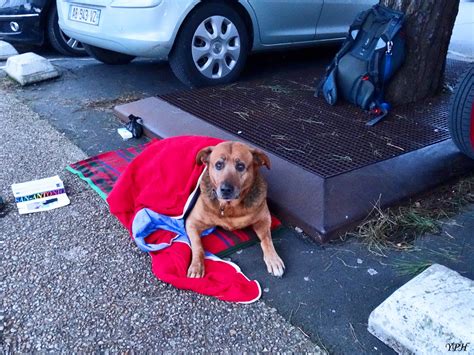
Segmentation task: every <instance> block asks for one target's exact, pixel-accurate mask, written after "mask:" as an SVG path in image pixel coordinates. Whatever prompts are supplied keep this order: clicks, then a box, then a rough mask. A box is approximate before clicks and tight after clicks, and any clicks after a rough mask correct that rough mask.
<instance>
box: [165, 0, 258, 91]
mask: <svg viewBox="0 0 474 355" xmlns="http://www.w3.org/2000/svg"><path fill="white" fill-rule="evenodd" d="M248 51H249V34H248V29H247V27H246V26H245V23H244V21H243V20H242V18H241V17H240V15H239V14H238V12H237V11H236V10H235V9H234V8H232V7H231V6H229V5H227V4H221V3H214V2H212V3H204V4H202V5H200V6H198V7H197V8H196V9H195V10H194V11H193V13H192V14H191V15H190V16H189V18H188V19H187V20H186V21H185V23H184V24H183V25H182V27H181V29H180V32H179V34H178V36H177V38H176V41H175V44H174V46H173V50H172V51H171V53H170V56H169V62H170V65H171V69H172V70H173V72H174V74H175V75H176V76H177V77H178V79H179V80H181V81H182V82H183V83H185V84H186V85H188V86H207V85H216V84H224V83H229V82H232V81H234V80H235V79H237V77H238V76H239V75H240V73H241V72H242V69H243V67H244V64H245V61H246V59H247V55H248Z"/></svg>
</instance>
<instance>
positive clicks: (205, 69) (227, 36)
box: [191, 16, 240, 79]
mask: <svg viewBox="0 0 474 355" xmlns="http://www.w3.org/2000/svg"><path fill="white" fill-rule="evenodd" d="M191 54H192V57H193V61H194V64H195V65H196V68H197V69H198V70H199V72H200V73H201V74H202V75H204V76H205V77H206V78H209V79H220V78H223V77H225V76H227V75H229V73H231V72H232V70H233V69H234V68H235V66H236V64H237V62H238V60H239V57H240V35H239V32H238V31H237V28H236V27H235V25H234V23H233V22H232V21H230V20H229V19H228V18H226V17H224V16H211V17H209V18H207V19H205V20H204V21H203V22H201V24H200V25H199V26H198V27H197V29H196V31H195V32H194V35H193V39H192V44H191Z"/></svg>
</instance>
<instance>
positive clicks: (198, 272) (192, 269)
mask: <svg viewBox="0 0 474 355" xmlns="http://www.w3.org/2000/svg"><path fill="white" fill-rule="evenodd" d="M203 276H204V263H203V262H202V261H193V262H192V263H191V265H190V266H189V269H188V277H191V278H199V277H203Z"/></svg>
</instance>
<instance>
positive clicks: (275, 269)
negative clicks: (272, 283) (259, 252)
mask: <svg viewBox="0 0 474 355" xmlns="http://www.w3.org/2000/svg"><path fill="white" fill-rule="evenodd" d="M263 259H264V261H265V264H267V270H268V272H269V273H270V274H272V275H273V276H276V277H282V276H283V273H284V272H285V264H284V263H283V260H281V258H280V257H279V256H278V254H276V253H275V254H274V255H271V256H267V257H264V258H263Z"/></svg>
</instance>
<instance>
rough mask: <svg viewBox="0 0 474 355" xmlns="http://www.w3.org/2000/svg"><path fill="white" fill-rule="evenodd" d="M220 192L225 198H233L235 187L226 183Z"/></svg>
mask: <svg viewBox="0 0 474 355" xmlns="http://www.w3.org/2000/svg"><path fill="white" fill-rule="evenodd" d="M220 190H221V195H222V197H223V198H231V197H232V195H233V194H234V186H232V185H231V184H229V183H228V182H224V183H223V184H222V185H221V187H220Z"/></svg>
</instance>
